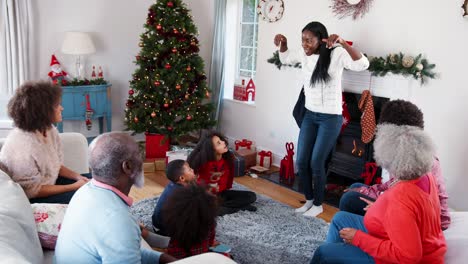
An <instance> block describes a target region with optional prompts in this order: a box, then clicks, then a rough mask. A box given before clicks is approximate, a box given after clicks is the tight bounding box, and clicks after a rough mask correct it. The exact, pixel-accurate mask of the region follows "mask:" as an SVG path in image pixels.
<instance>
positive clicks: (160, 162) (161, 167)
mask: <svg viewBox="0 0 468 264" xmlns="http://www.w3.org/2000/svg"><path fill="white" fill-rule="evenodd" d="M154 169H155V170H156V171H165V170H166V159H155V160H154Z"/></svg>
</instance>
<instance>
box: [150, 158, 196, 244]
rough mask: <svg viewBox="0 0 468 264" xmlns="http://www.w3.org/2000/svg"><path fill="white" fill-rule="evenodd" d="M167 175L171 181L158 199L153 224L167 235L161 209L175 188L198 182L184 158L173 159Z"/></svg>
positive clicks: (160, 232)
mask: <svg viewBox="0 0 468 264" xmlns="http://www.w3.org/2000/svg"><path fill="white" fill-rule="evenodd" d="M166 177H167V178H168V179H169V180H170V181H171V182H170V183H169V184H168V185H167V186H166V188H164V192H163V193H162V194H161V196H160V197H159V199H158V203H157V204H156V207H155V208H154V212H153V217H152V219H153V226H154V227H155V228H157V229H158V234H160V235H163V236H167V230H166V228H165V227H164V224H163V221H162V219H163V218H162V213H161V209H162V207H163V206H164V204H165V203H166V202H167V199H168V198H169V196H170V195H171V194H172V193H173V192H174V190H176V189H178V188H180V187H183V186H186V185H188V184H190V183H196V179H197V178H196V176H195V173H194V172H193V169H192V168H190V165H189V164H188V163H187V162H186V161H184V160H173V161H171V162H169V164H167V168H166Z"/></svg>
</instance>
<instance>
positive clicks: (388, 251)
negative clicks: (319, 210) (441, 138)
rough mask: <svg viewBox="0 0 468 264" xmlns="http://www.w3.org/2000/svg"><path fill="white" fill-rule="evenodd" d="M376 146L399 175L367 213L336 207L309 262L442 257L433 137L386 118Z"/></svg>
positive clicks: (380, 159) (426, 260) (407, 260)
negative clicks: (321, 241) (323, 236)
mask: <svg viewBox="0 0 468 264" xmlns="http://www.w3.org/2000/svg"><path fill="white" fill-rule="evenodd" d="M374 147H375V153H374V155H375V159H376V161H377V163H378V164H379V165H381V166H382V167H383V168H385V169H387V170H388V171H389V172H390V173H391V174H392V175H394V177H395V178H396V180H395V181H394V183H393V185H392V186H391V187H390V188H389V189H388V190H387V191H386V192H385V193H383V194H382V195H381V196H380V197H379V199H377V201H376V202H375V203H373V204H372V202H369V206H368V207H367V213H366V214H365V216H361V215H357V214H352V213H349V212H338V213H337V214H336V215H335V216H334V217H333V219H332V222H331V224H330V229H329V231H328V234H327V239H326V243H325V244H323V245H321V246H320V247H319V248H318V249H317V250H316V251H315V253H314V256H313V258H312V261H311V263H444V255H445V252H446V251H447V246H446V243H445V238H444V235H443V233H442V229H441V219H440V204H439V197H438V189H437V185H436V179H435V178H434V177H433V176H432V174H431V173H430V171H431V168H432V165H433V161H434V158H433V157H434V149H433V144H432V141H431V139H430V138H429V137H428V136H427V134H425V132H424V131H423V130H422V129H421V128H418V127H414V126H397V125H393V124H382V125H379V126H378V129H377V134H376V139H375V143H374ZM421 175H422V176H421Z"/></svg>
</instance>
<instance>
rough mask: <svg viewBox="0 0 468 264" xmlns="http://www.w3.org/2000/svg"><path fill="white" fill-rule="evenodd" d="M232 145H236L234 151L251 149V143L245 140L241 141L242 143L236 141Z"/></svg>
mask: <svg viewBox="0 0 468 264" xmlns="http://www.w3.org/2000/svg"><path fill="white" fill-rule="evenodd" d="M234 144H235V145H236V150H239V147H243V148H247V149H250V148H251V147H252V141H250V140H247V139H242V141H240V140H236V141H235V142H234Z"/></svg>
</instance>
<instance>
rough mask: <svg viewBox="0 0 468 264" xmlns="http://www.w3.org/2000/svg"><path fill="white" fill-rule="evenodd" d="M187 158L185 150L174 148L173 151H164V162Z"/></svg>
mask: <svg viewBox="0 0 468 264" xmlns="http://www.w3.org/2000/svg"><path fill="white" fill-rule="evenodd" d="M187 158H188V151H187V150H175V151H167V152H166V164H168V163H169V162H171V161H173V160H178V159H181V160H187Z"/></svg>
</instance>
